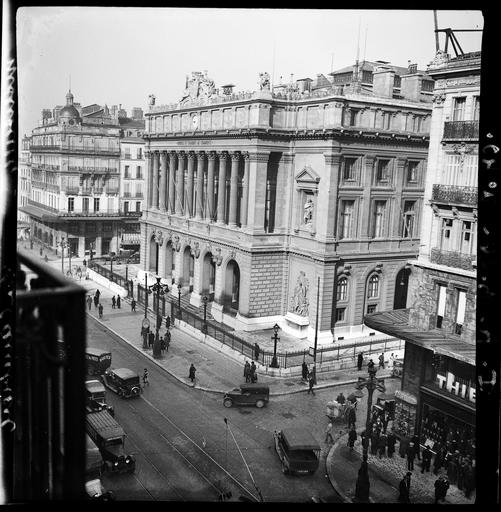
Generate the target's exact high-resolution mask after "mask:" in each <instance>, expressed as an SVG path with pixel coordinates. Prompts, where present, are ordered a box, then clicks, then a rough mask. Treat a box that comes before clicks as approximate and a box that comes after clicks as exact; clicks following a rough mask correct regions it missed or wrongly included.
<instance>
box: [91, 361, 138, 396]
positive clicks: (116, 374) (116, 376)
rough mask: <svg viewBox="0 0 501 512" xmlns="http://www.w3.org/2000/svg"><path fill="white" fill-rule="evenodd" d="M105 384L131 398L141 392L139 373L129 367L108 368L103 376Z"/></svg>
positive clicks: (120, 394)
mask: <svg viewBox="0 0 501 512" xmlns="http://www.w3.org/2000/svg"><path fill="white" fill-rule="evenodd" d="M101 379H102V381H103V384H104V385H105V386H106V387H107V388H110V389H111V390H112V391H114V392H115V393H117V395H119V396H121V397H122V398H130V397H134V396H139V395H140V394H141V391H142V389H141V383H140V381H139V375H138V374H137V373H136V372H133V371H132V370H129V369H128V368H116V369H114V370H112V369H108V370H106V372H105V373H104V375H102V376H101Z"/></svg>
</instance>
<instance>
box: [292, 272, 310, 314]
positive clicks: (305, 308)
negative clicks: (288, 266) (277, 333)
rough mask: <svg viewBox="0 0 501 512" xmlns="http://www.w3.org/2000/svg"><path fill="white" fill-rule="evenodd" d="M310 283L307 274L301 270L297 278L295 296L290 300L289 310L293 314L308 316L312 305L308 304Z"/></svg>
mask: <svg viewBox="0 0 501 512" xmlns="http://www.w3.org/2000/svg"><path fill="white" fill-rule="evenodd" d="M308 289H309V283H308V279H307V278H306V274H305V273H304V272H303V271H302V270H301V272H299V276H298V278H297V283H296V287H295V288H294V295H293V296H292V297H291V299H290V304H289V308H290V311H291V312H292V313H296V314H297V315H301V316H308V313H309V307H310V304H309V302H308Z"/></svg>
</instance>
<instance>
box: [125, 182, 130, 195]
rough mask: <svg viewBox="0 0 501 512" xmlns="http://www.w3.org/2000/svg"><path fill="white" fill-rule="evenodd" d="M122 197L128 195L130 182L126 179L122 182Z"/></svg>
mask: <svg viewBox="0 0 501 512" xmlns="http://www.w3.org/2000/svg"><path fill="white" fill-rule="evenodd" d="M124 197H130V183H129V182H128V181H127V182H125V183H124Z"/></svg>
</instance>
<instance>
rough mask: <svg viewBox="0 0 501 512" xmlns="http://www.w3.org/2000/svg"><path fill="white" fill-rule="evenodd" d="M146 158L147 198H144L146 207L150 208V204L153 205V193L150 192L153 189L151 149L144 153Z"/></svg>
mask: <svg viewBox="0 0 501 512" xmlns="http://www.w3.org/2000/svg"><path fill="white" fill-rule="evenodd" d="M146 159H147V164H148V175H147V178H148V179H147V188H146V190H147V194H148V197H147V200H146V204H147V207H148V208H151V206H152V205H153V194H152V190H153V153H152V152H151V151H148V152H147V153H146Z"/></svg>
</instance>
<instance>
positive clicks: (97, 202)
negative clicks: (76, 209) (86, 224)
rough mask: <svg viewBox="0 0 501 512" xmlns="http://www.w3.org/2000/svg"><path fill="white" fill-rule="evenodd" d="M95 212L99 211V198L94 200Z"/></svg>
mask: <svg viewBox="0 0 501 512" xmlns="http://www.w3.org/2000/svg"><path fill="white" fill-rule="evenodd" d="M94 211H95V212H98V211H99V197H95V198H94Z"/></svg>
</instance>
